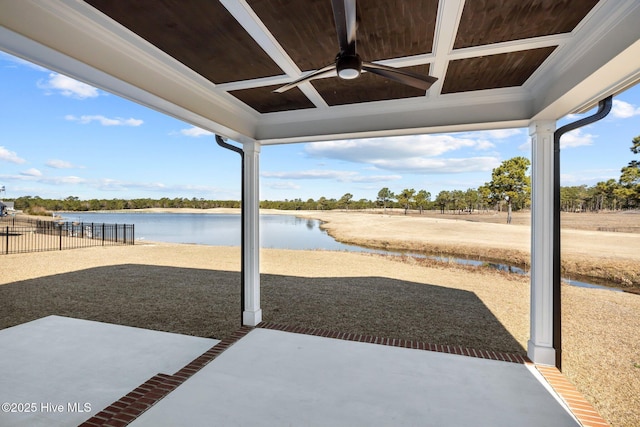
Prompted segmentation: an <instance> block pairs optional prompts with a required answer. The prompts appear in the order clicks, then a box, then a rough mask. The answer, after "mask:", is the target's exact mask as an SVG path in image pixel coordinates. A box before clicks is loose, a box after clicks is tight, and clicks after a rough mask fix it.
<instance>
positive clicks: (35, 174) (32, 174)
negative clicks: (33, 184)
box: [20, 168, 42, 177]
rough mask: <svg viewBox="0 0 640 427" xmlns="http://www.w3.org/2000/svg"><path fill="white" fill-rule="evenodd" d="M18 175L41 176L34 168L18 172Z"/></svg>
mask: <svg viewBox="0 0 640 427" xmlns="http://www.w3.org/2000/svg"><path fill="white" fill-rule="evenodd" d="M20 175H24V176H36V177H37V176H42V172H40V171H39V170H38V169H36V168H31V169H27V170H26V171H22V172H20Z"/></svg>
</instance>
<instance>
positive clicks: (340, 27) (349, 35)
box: [331, 0, 356, 54]
mask: <svg viewBox="0 0 640 427" xmlns="http://www.w3.org/2000/svg"><path fill="white" fill-rule="evenodd" d="M331 7H332V9H333V20H334V21H335V24H336V32H337V33H338V45H340V52H344V53H348V54H355V47H356V0H331Z"/></svg>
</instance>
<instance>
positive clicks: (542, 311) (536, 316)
mask: <svg viewBox="0 0 640 427" xmlns="http://www.w3.org/2000/svg"><path fill="white" fill-rule="evenodd" d="M555 127H556V125H555V121H536V122H532V123H531V124H530V125H529V135H530V136H531V158H532V162H531V184H532V189H531V190H532V191H531V311H530V314H529V315H530V319H531V325H530V337H529V342H528V343H527V347H528V348H527V355H528V356H529V359H531V361H533V362H534V363H537V364H542V365H552V366H555V363H556V351H555V349H554V348H553V326H554V325H553V322H554V318H553V257H554V253H553V250H554V247H553V187H554V153H553V132H554V131H555Z"/></svg>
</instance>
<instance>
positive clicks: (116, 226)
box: [115, 224, 118, 243]
mask: <svg viewBox="0 0 640 427" xmlns="http://www.w3.org/2000/svg"><path fill="white" fill-rule="evenodd" d="M115 233H116V243H118V224H115Z"/></svg>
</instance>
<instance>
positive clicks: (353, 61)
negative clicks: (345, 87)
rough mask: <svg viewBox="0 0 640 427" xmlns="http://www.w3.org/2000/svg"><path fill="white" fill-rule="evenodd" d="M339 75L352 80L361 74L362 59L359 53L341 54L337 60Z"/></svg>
mask: <svg viewBox="0 0 640 427" xmlns="http://www.w3.org/2000/svg"><path fill="white" fill-rule="evenodd" d="M336 70H337V71H338V77H340V78H341V79H344V80H352V79H355V78H356V77H358V76H359V75H360V72H361V70H362V60H361V59H360V57H359V56H358V55H344V56H340V57H339V58H338V60H337V61H336Z"/></svg>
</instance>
